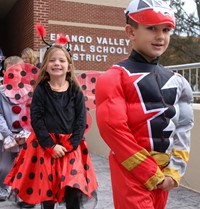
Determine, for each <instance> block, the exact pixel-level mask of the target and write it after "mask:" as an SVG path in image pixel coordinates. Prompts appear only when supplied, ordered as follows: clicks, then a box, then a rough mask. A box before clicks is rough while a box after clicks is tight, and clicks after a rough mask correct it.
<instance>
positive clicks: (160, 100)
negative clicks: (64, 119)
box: [96, 0, 193, 209]
mask: <svg viewBox="0 0 200 209" xmlns="http://www.w3.org/2000/svg"><path fill="white" fill-rule="evenodd" d="M125 13H126V21H127V22H126V23H127V24H126V27H125V30H126V33H127V35H128V37H129V38H130V40H131V41H132V48H133V50H132V52H131V54H130V56H129V57H128V59H125V60H123V61H121V62H119V63H117V64H115V65H113V66H112V67H111V68H110V69H109V70H108V71H106V72H105V73H104V74H103V75H101V76H100V77H99V78H98V80H97V84H96V108H97V111H96V117H97V124H98V127H99V130H100V134H101V136H102V138H103V139H104V140H105V142H106V143H107V144H108V146H109V147H110V149H111V152H110V156H109V162H110V169H111V179H112V188H113V198H114V205H115V209H164V208H165V205H166V202H167V197H168V191H170V190H171V189H173V188H174V187H177V186H178V185H179V183H180V179H181V177H182V176H183V175H184V173H185V170H186V165H187V162H188V158H189V151H190V130H191V128H192V127H193V111H192V105H191V103H192V91H191V88H190V86H189V84H188V82H187V81H186V79H184V78H183V77H182V76H181V75H180V74H177V73H174V72H172V71H170V70H169V69H166V68H164V67H163V66H161V65H159V64H158V58H159V56H160V55H161V54H163V53H164V52H165V50H166V49H167V47H168V44H169V40H170V30H171V29H172V28H174V27H175V19H174V14H173V11H172V9H171V8H170V7H169V6H168V5H167V4H166V3H165V2H164V1H161V0H133V1H131V3H130V4H129V6H128V7H127V10H126V11H125Z"/></svg>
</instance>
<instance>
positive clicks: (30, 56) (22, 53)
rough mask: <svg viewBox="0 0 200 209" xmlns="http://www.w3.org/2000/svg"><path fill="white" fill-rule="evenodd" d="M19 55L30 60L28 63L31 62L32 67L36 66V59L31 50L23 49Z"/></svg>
mask: <svg viewBox="0 0 200 209" xmlns="http://www.w3.org/2000/svg"><path fill="white" fill-rule="evenodd" d="M21 55H25V56H27V57H28V58H29V59H30V62H31V63H30V64H32V65H36V64H37V57H36V55H35V52H34V51H33V49H31V48H25V49H23V51H22V52H21Z"/></svg>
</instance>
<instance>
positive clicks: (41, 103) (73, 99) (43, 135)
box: [31, 82, 86, 149]
mask: <svg viewBox="0 0 200 209" xmlns="http://www.w3.org/2000/svg"><path fill="white" fill-rule="evenodd" d="M31 125H32V127H33V130H34V132H35V134H36V137H37V139H38V141H39V144H40V145H41V146H42V147H44V148H47V147H52V146H54V145H55V142H54V141H53V139H52V138H51V137H50V135H49V133H56V134H72V136H71V137H70V139H69V140H70V143H71V145H72V146H73V148H74V149H76V147H77V146H78V145H79V143H80V141H81V139H82V137H83V134H84V131H85V128H86V108H85V102H84V95H83V93H82V91H81V90H80V89H78V88H77V87H76V86H75V84H74V83H71V84H70V85H69V88H68V89H67V91H64V92H55V91H52V90H51V88H50V86H49V84H48V82H44V83H42V84H39V85H38V86H37V87H36V89H35V91H34V94H33V99H32V103H31Z"/></svg>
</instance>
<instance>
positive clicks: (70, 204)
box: [42, 187, 80, 209]
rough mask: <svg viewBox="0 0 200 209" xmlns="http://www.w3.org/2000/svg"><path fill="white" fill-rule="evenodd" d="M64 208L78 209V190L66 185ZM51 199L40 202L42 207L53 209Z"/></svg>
mask: <svg viewBox="0 0 200 209" xmlns="http://www.w3.org/2000/svg"><path fill="white" fill-rule="evenodd" d="M65 202H66V209H80V191H79V190H78V189H75V188H71V187H66V189H65ZM54 205H55V204H53V203H52V202H51V201H46V202H43V203H42V209H54Z"/></svg>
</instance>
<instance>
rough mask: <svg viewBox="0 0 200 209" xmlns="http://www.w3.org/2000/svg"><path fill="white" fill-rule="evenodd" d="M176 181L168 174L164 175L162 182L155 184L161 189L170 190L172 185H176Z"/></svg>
mask: <svg viewBox="0 0 200 209" xmlns="http://www.w3.org/2000/svg"><path fill="white" fill-rule="evenodd" d="M177 186H178V185H177V183H176V181H174V179H173V178H172V177H170V176H165V179H164V180H163V182H162V183H161V184H159V185H157V188H159V189H162V190H164V191H170V190H172V189H173V188H174V187H177Z"/></svg>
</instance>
